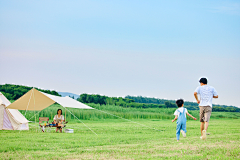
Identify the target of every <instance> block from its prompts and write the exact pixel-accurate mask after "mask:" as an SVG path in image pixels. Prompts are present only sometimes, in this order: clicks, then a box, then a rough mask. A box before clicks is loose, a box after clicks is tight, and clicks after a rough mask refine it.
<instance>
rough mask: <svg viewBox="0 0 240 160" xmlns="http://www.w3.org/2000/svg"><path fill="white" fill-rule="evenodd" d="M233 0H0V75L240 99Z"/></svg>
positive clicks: (77, 88)
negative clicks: (210, 89) (208, 92)
mask: <svg viewBox="0 0 240 160" xmlns="http://www.w3.org/2000/svg"><path fill="white" fill-rule="evenodd" d="M239 44H240V2H239V1H71V2H67V1H61V0H60V1H59V0H58V1H11V0H9V1H1V2H0V57H1V58H0V67H1V68H2V70H3V73H4V76H1V78H0V83H1V84H4V83H15V84H24V85H29V86H36V87H40V88H44V89H54V90H57V91H66V92H72V93H76V94H81V93H96V94H103V95H107V96H125V95H142V96H150V97H158V98H168V99H177V98H184V99H185V100H188V101H194V97H193V92H194V90H195V88H196V87H197V86H198V85H199V84H198V79H199V78H200V77H201V76H207V77H208V79H209V85H212V86H214V87H215V88H216V90H217V91H218V92H219V97H220V98H219V99H217V100H214V103H216V104H225V105H236V106H240V100H239V99H238V91H239V90H240V85H239V80H240V63H239V62H240V45H239Z"/></svg>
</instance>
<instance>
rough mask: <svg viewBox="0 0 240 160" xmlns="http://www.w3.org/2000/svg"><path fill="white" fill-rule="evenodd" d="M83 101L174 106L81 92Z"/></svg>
mask: <svg viewBox="0 0 240 160" xmlns="http://www.w3.org/2000/svg"><path fill="white" fill-rule="evenodd" d="M77 100H78V101H80V102H82V103H95V104H100V105H117V106H122V107H132V108H167V107H172V106H171V105H170V106H167V107H166V106H165V105H164V104H163V105H162V104H153V103H151V104H147V103H136V102H135V101H134V100H133V99H129V98H122V97H108V96H102V95H99V94H86V93H84V94H81V95H80V97H79V98H78V99H77Z"/></svg>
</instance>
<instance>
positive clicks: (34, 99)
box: [33, 87, 37, 132]
mask: <svg viewBox="0 0 240 160" xmlns="http://www.w3.org/2000/svg"><path fill="white" fill-rule="evenodd" d="M33 90H34V87H33ZM33 100H34V101H33V102H34V115H35V125H36V114H35V95H34V91H33ZM36 132H37V126H36Z"/></svg>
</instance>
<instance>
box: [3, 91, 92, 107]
mask: <svg viewBox="0 0 240 160" xmlns="http://www.w3.org/2000/svg"><path fill="white" fill-rule="evenodd" d="M55 102H57V103H58V104H60V105H61V106H63V107H69V108H79V109H94V108H92V107H89V106H87V105H85V104H83V103H81V102H78V101H76V100H74V99H72V98H70V97H67V96H66V97H58V96H54V95H50V94H47V93H43V92H40V91H38V90H36V89H35V88H33V89H31V90H30V91H28V92H27V93H26V94H24V95H23V96H22V97H20V98H19V99H18V100H16V101H15V102H13V103H12V104H10V105H9V106H7V108H11V109H19V110H30V111H34V110H36V111H41V110H43V109H45V108H47V107H48V106H50V105H51V104H53V103H55Z"/></svg>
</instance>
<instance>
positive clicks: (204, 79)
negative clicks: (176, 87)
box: [199, 78, 207, 84]
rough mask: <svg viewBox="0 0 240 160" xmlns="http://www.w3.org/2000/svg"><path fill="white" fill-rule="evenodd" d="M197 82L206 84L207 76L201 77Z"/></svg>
mask: <svg viewBox="0 0 240 160" xmlns="http://www.w3.org/2000/svg"><path fill="white" fill-rule="evenodd" d="M199 82H200V83H203V84H207V78H201V79H200V80H199Z"/></svg>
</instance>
